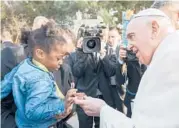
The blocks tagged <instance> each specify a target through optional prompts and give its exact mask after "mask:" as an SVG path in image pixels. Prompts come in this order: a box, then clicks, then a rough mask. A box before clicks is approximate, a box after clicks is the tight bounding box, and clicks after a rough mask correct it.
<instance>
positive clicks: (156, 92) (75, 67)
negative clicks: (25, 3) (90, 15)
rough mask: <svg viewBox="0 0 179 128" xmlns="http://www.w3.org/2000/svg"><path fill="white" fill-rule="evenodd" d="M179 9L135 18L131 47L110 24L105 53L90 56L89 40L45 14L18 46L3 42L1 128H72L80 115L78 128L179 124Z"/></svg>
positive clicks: (164, 4)
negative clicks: (71, 120) (85, 41)
mask: <svg viewBox="0 0 179 128" xmlns="http://www.w3.org/2000/svg"><path fill="white" fill-rule="evenodd" d="M178 5H179V4H178V3H177V2H171V1H156V2H154V4H153V5H152V8H150V9H146V10H142V11H141V12H139V13H138V14H136V15H135V16H134V17H133V19H132V20H131V21H130V23H129V25H128V27H127V33H126V34H127V39H128V43H129V44H128V47H127V48H126V47H124V46H123V43H122V39H121V34H122V30H121V29H120V28H118V27H110V28H104V29H102V32H101V33H100V35H99V37H100V39H101V50H100V52H97V53H96V52H95V53H85V52H83V47H82V46H83V37H81V38H79V39H76V36H75V35H74V33H73V32H72V31H71V30H70V29H68V28H64V27H61V26H59V25H58V24H57V23H56V22H55V20H54V19H47V18H45V17H42V16H38V17H36V18H35V19H34V23H33V26H32V29H30V30H24V29H22V34H21V42H20V43H19V44H14V43H13V42H12V41H11V40H9V39H4V40H2V44H1V45H2V48H1V80H2V81H1V127H3V128H16V127H19V128H30V127H34V128H70V127H72V126H70V125H69V124H67V122H66V120H68V119H69V118H70V117H71V116H72V115H73V113H75V112H76V113H77V116H78V121H79V128H93V127H95V128H99V127H100V128H118V127H123V128H133V127H136V128H143V127H148V128H164V127H166V128H175V127H178V126H179V124H178V118H177V115H178V114H179V113H178V112H177V108H178V107H179V106H178V103H177V99H178V94H179V90H178V86H177V85H178V84H179V81H178V80H177V78H178V76H179V71H178V70H177V69H178V68H177V65H178V64H179V59H178V57H177V56H175V55H176V54H177V53H178V51H179V49H178V41H179V38H178V37H179V35H178V32H177V29H178V24H179V23H178V22H179V6H178ZM144 29H145V32H144V31H143V30H144ZM170 46H171V47H170ZM169 47H170V48H169ZM173 60H174V63H171V62H172V61H173ZM161 63H162V64H161ZM173 96H174V97H173ZM133 103H134V109H133V105H132V104H133Z"/></svg>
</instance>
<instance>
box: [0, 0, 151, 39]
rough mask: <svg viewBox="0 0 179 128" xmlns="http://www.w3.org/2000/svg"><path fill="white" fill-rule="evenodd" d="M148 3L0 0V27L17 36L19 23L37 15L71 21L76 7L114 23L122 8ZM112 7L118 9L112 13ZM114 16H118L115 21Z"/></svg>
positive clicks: (21, 23) (147, 4) (136, 7)
mask: <svg viewBox="0 0 179 128" xmlns="http://www.w3.org/2000/svg"><path fill="white" fill-rule="evenodd" d="M151 4H152V1H45V0H41V1H28V0H25V1H1V26H2V28H1V30H2V29H7V30H9V31H10V32H11V33H12V34H14V37H15V39H14V40H16V38H17V37H16V36H17V35H18V34H17V33H18V31H19V30H20V27H24V26H32V23H33V19H34V18H35V17H36V16H39V15H41V16H45V17H47V18H53V19H55V20H56V21H57V22H59V23H60V24H70V23H72V21H73V20H74V19H76V12H77V11H81V12H82V13H83V14H88V15H89V16H90V18H96V16H97V15H100V16H101V17H102V18H103V20H104V22H105V23H106V24H111V25H115V24H117V23H120V22H121V21H122V11H126V10H127V9H133V10H135V11H136V12H137V11H139V10H141V9H142V8H144V7H145V8H146V7H150V6H151ZM112 11H116V12H117V13H114V14H113V15H112V14H111V12H112ZM114 17H116V18H118V20H117V21H114ZM83 18H86V17H85V15H83Z"/></svg>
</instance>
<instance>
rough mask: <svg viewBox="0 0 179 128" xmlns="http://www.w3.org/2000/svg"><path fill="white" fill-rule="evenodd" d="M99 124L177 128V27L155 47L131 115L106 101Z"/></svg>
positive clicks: (102, 126)
mask: <svg viewBox="0 0 179 128" xmlns="http://www.w3.org/2000/svg"><path fill="white" fill-rule="evenodd" d="M100 128H179V31H177V32H175V33H172V34H170V35H169V36H167V37H166V38H165V39H164V40H163V41H162V42H161V44H160V45H159V46H158V48H157V50H156V51H155V53H154V55H153V58H152V61H151V63H150V65H149V66H148V68H147V71H146V72H145V74H144V76H143V77H142V80H141V83H140V85H139V89H138V92H137V95H136V99H135V103H134V109H133V114H132V118H131V119H130V118H127V117H126V116H125V115H123V114H122V113H120V112H118V111H116V110H114V109H112V108H111V107H109V106H107V105H106V106H104V107H103V108H102V109H101V112H100Z"/></svg>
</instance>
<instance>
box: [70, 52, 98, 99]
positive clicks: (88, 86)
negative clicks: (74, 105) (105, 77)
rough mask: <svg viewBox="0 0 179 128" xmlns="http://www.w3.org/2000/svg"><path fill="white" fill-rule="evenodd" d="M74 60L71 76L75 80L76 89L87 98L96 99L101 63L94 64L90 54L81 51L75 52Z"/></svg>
mask: <svg viewBox="0 0 179 128" xmlns="http://www.w3.org/2000/svg"><path fill="white" fill-rule="evenodd" d="M75 57H76V59H75V62H74V64H73V65H72V72H73V75H74V76H75V77H76V79H77V83H76V88H77V89H78V91H79V92H84V93H86V94H87V95H88V96H92V97H96V96H97V89H98V85H99V75H100V72H101V62H100V61H99V62H98V63H96V62H95V59H94V57H93V56H92V54H86V53H83V51H82V50H81V49H78V50H77V51H76V55H75Z"/></svg>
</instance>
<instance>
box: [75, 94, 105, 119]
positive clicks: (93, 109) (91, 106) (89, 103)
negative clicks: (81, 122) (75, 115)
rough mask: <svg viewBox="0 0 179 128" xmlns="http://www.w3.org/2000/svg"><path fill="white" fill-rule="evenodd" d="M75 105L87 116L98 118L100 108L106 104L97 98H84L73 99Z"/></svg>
mask: <svg viewBox="0 0 179 128" xmlns="http://www.w3.org/2000/svg"><path fill="white" fill-rule="evenodd" d="M74 102H75V104H78V105H79V106H80V107H81V108H82V109H83V110H84V112H85V113H86V114H87V115H88V116H100V111H101V108H102V107H103V106H104V105H106V103H105V102H104V101H103V100H101V99H97V98H92V97H87V96H85V97H84V98H83V99H79V98H77V97H75V98H74Z"/></svg>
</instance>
